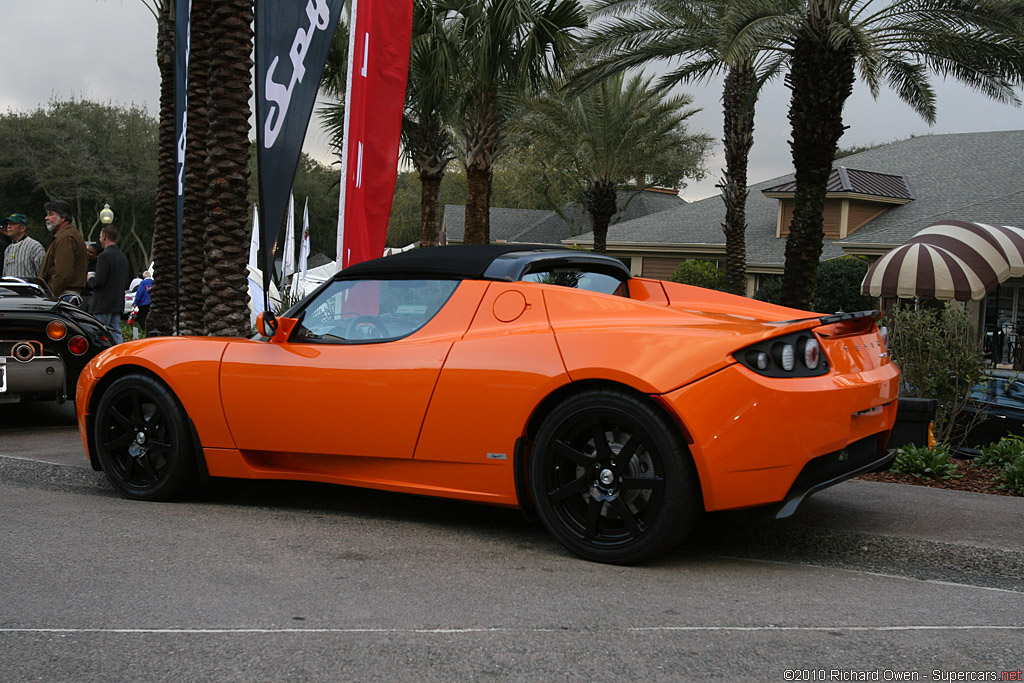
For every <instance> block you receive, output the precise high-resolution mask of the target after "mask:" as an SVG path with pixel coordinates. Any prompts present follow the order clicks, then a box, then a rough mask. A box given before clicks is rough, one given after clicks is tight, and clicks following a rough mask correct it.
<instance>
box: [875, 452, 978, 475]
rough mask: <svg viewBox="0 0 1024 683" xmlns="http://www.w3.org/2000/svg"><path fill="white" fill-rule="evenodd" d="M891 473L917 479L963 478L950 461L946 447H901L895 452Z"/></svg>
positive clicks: (954, 464)
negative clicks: (907, 475)
mask: <svg viewBox="0 0 1024 683" xmlns="http://www.w3.org/2000/svg"><path fill="white" fill-rule="evenodd" d="M891 471H893V472H895V473H897V474H909V475H911V476H912V477H917V478H918V479H949V478H951V477H962V476H963V474H962V473H960V472H958V471H957V466H956V463H954V462H952V461H951V460H950V456H949V449H948V448H947V447H946V446H935V447H933V448H928V447H920V448H918V447H917V446H913V445H907V446H903V447H902V448H899V449H897V450H896V460H895V461H894V462H893V464H892V470H891Z"/></svg>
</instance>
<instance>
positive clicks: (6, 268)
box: [0, 213, 46, 280]
mask: <svg viewBox="0 0 1024 683" xmlns="http://www.w3.org/2000/svg"><path fill="white" fill-rule="evenodd" d="M6 220H7V236H8V237H10V238H11V245H10V246H9V247H7V249H5V250H4V252H3V266H2V267H0V270H2V271H3V276H4V277H20V278H22V279H23V280H29V279H32V278H34V277H36V276H37V275H39V266H40V265H41V264H42V263H43V256H44V255H45V254H46V250H45V249H43V245H41V244H39V242H36V241H35V240H34V239H32V238H31V237H29V236H28V216H26V215H25V214H23V213H12V214H11V215H10V216H8V217H7V219H6Z"/></svg>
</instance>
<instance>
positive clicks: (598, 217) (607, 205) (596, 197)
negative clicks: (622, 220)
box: [586, 180, 618, 254]
mask: <svg viewBox="0 0 1024 683" xmlns="http://www.w3.org/2000/svg"><path fill="white" fill-rule="evenodd" d="M586 197H587V198H586V204H587V212H589V213H590V222H591V223H592V227H593V230H594V251H596V252H597V253H599V254H603V253H604V252H605V250H606V248H607V241H608V224H609V223H610V222H611V220H612V216H614V215H615V212H616V211H617V210H618V207H617V206H616V203H615V200H616V196H615V183H613V182H611V181H608V180H597V181H594V182H593V183H592V184H591V185H590V187H589V188H587V195H586Z"/></svg>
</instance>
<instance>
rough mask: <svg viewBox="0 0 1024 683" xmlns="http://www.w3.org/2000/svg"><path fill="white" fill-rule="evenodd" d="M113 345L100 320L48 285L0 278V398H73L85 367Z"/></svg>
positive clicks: (9, 401) (4, 401)
mask: <svg viewBox="0 0 1024 683" xmlns="http://www.w3.org/2000/svg"><path fill="white" fill-rule="evenodd" d="M112 345H113V342H112V341H111V339H110V336H109V335H108V334H107V330H106V328H104V327H103V325H101V324H100V323H99V321H97V320H96V319H95V318H93V317H92V316H91V315H89V314H88V313H86V312H85V311H83V310H82V309H80V308H78V307H77V306H74V305H72V304H70V303H68V302H66V301H60V300H58V299H55V298H53V297H52V295H51V294H50V292H49V291H48V290H46V289H45V287H44V286H41V285H39V284H35V283H32V282H26V281H24V280H21V279H18V278H0V403H16V402H20V401H54V400H55V401H61V402H62V401H65V400H67V399H68V398H69V397H70V398H74V396H75V387H76V385H77V384H78V375H79V374H80V373H81V372H82V368H84V367H85V366H86V364H88V362H89V361H90V360H92V359H93V357H94V356H95V355H96V354H98V353H99V352H100V351H103V350H104V349H108V348H110V347H111V346H112Z"/></svg>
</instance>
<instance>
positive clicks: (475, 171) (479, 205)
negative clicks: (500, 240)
mask: <svg viewBox="0 0 1024 683" xmlns="http://www.w3.org/2000/svg"><path fill="white" fill-rule="evenodd" d="M489 175H490V174H489V173H488V172H487V171H486V170H485V169H482V168H480V167H478V166H470V167H468V168H467V169H466V234H465V236H464V237H463V238H462V242H463V243H464V244H486V242H484V228H485V225H486V223H487V217H488V214H489V213H490V209H491V207H490V206H489V204H488V202H487V185H488V184H489V180H490V179H489V177H488V176H489Z"/></svg>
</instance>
